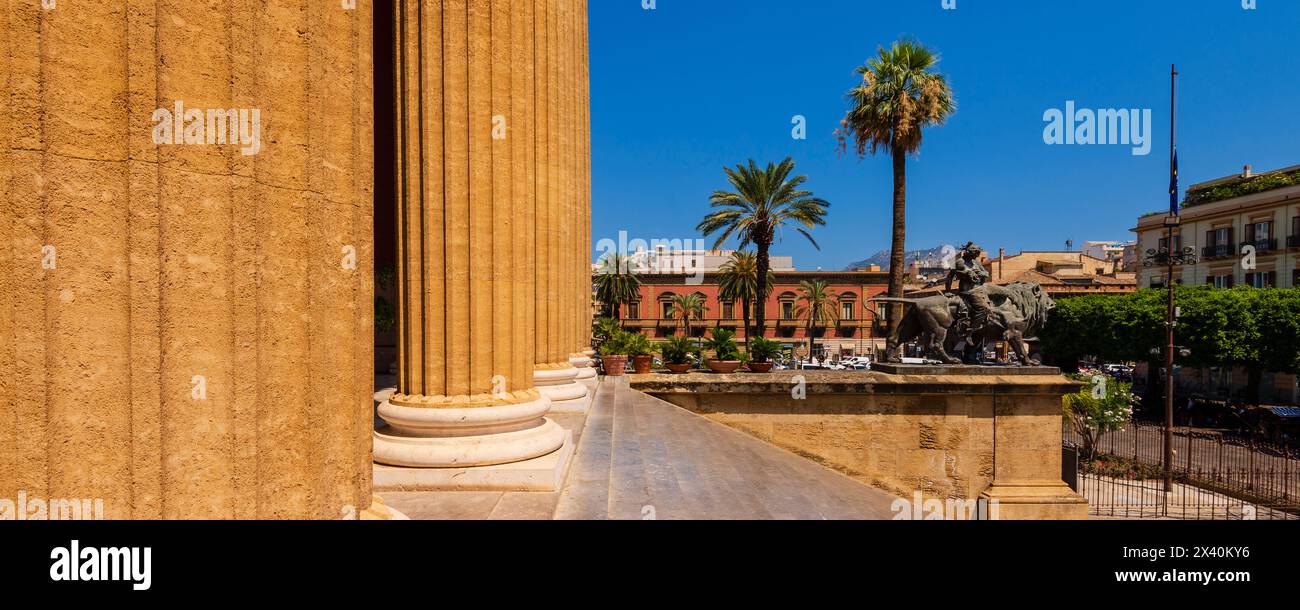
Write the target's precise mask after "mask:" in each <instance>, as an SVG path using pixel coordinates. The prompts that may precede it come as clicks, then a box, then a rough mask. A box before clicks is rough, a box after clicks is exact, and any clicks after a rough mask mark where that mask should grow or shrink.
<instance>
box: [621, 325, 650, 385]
mask: <svg viewBox="0 0 1300 610" xmlns="http://www.w3.org/2000/svg"><path fill="white" fill-rule="evenodd" d="M623 349H624V351H626V352H627V355H628V356H630V357H631V358H632V372H633V373H636V374H637V375H647V374H649V373H650V369H651V366H652V365H653V364H654V346H652V345H650V338H649V337H647V336H645V335H643V334H641V333H628V336H627V337H626V340H625V342H624V344H623Z"/></svg>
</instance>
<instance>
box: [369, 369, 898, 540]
mask: <svg viewBox="0 0 1300 610" xmlns="http://www.w3.org/2000/svg"><path fill="white" fill-rule="evenodd" d="M559 423H560V424H561V425H564V426H565V427H569V428H571V429H574V431H575V435H576V436H577V442H578V448H577V453H576V455H575V456H574V458H573V460H574V461H573V463H572V465H571V466H570V470H569V475H568V478H567V480H566V482H565V485H564V488H563V490H562V491H561V492H554V493H535V492H534V493H526V492H383V493H381V494H380V495H381V496H383V498H384V500H385V501H386V502H387V503H388V505H389V506H392V507H393V508H396V509H398V510H400V511H402V512H403V513H405V514H406V515H408V516H409V517H411V518H412V519H551V518H554V519H638V520H639V519H663V520H671V519H707V520H719V519H725V520H735V519H890V518H892V517H893V512H892V511H891V510H890V509H889V507H890V504H891V503H892V502H893V500H894V496H892V495H890V494H888V493H886V492H883V491H880V490H877V489H875V488H872V487H869V486H867V485H864V484H862V483H859V482H857V481H855V480H853V479H850V478H849V477H846V476H844V475H842V474H840V473H838V472H835V471H833V470H830V469H828V468H826V467H824V466H821V465H819V464H816V463H814V462H812V461H809V460H807V459H805V458H802V457H799V456H797V455H795V454H793V453H789V452H787V451H785V450H783V449H780V448H778V447H775V446H773V445H770V444H768V443H765V442H763V441H760V440H758V439H756V438H753V437H751V436H749V435H746V434H744V433H742V432H739V431H736V430H732V429H731V428H728V427H726V426H723V425H722V424H718V423H715V422H712V421H709V420H708V419H705V418H703V417H700V416H698V415H696V414H694V413H691V412H689V411H686V410H684V409H681V408H679V407H676V406H674V405H671V404H669V403H666V402H664V401H661V400H658V399H656V398H653V397H651V396H648V395H646V394H642V393H640V392H636V391H633V390H631V389H630V388H629V387H628V385H627V378H626V377H624V378H621V379H606V380H603V381H602V382H601V386H600V389H599V391H598V392H597V394H596V400H595V402H594V403H593V404H592V408H591V411H590V412H589V413H588V415H587V417H586V421H585V422H583V421H582V420H581V418H573V419H566V420H564V421H560V422H559ZM578 432H581V434H580V435H579V434H577V433H578Z"/></svg>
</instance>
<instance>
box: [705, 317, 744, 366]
mask: <svg viewBox="0 0 1300 610" xmlns="http://www.w3.org/2000/svg"><path fill="white" fill-rule="evenodd" d="M704 348H705V349H707V350H710V351H712V352H713V357H712V358H707V359H705V360H704V365H705V366H707V367H709V370H710V371H713V372H714V373H722V374H728V373H734V372H736V369H738V368H740V364H741V353H740V348H739V347H737V346H736V333H734V332H731V331H729V330H727V329H725V328H715V329H713V330H712V331H710V333H709V340H708V341H705V342H704Z"/></svg>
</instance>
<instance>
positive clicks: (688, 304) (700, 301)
mask: <svg viewBox="0 0 1300 610" xmlns="http://www.w3.org/2000/svg"><path fill="white" fill-rule="evenodd" d="M672 304H673V310H672V314H673V317H674V318H677V317H680V318H681V319H682V322H684V323H685V324H686V336H687V337H689V336H691V318H692V317H694V318H695V319H696V320H703V319H704V312H706V311H708V310H709V308H708V307H705V306H704V297H702V296H700V295H699V294H698V293H691V294H682V295H677V296H674V297H673V298H672Z"/></svg>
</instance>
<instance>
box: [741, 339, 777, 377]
mask: <svg viewBox="0 0 1300 610" xmlns="http://www.w3.org/2000/svg"><path fill="white" fill-rule="evenodd" d="M780 354H781V344H780V343H777V342H776V341H773V340H771V339H767V338H765V337H755V338H754V339H752V340H751V341H750V342H749V362H748V363H746V364H745V366H746V367H747V368H749V370H751V371H753V372H755V373H770V372H772V367H773V366H774V365H775V363H774V362H772V359H773V358H776V357H777V356H779V355H780Z"/></svg>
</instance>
